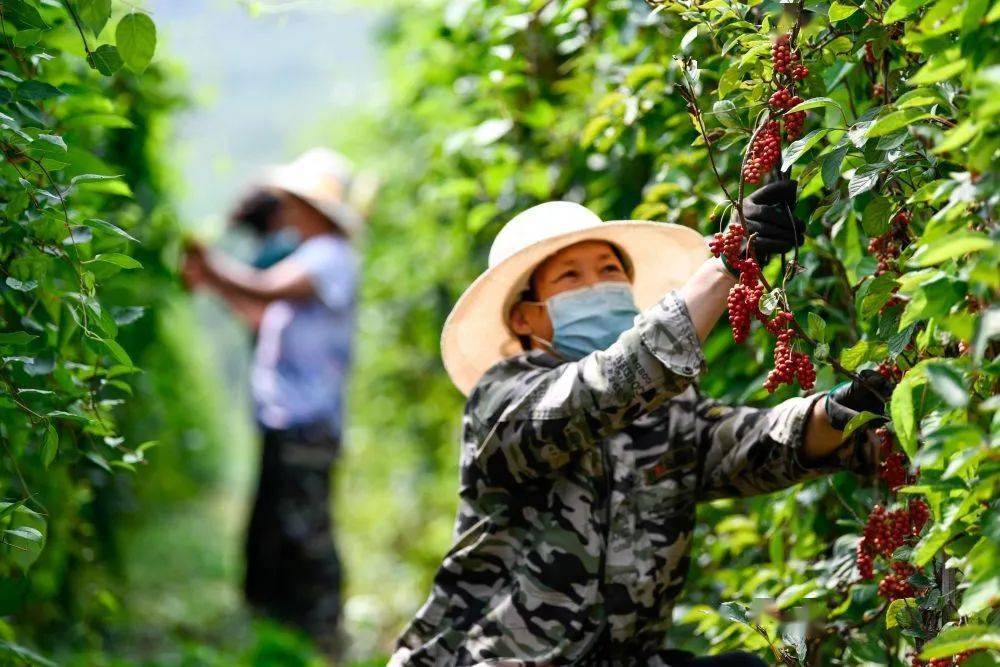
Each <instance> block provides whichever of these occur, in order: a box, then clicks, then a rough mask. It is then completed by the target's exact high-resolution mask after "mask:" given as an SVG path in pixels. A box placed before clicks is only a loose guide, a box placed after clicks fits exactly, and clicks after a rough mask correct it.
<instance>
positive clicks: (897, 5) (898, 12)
mask: <svg viewBox="0 0 1000 667" xmlns="http://www.w3.org/2000/svg"><path fill="white" fill-rule="evenodd" d="M930 1H931V0H895V2H893V3H892V4H891V5H889V9H887V10H885V16H883V17H882V23H883V25H889V24H890V23H895V22H896V21H902V20H903V19H905V18H906V17H907V16H909V15H910V14H912V13H913V12H915V11H917V10H918V9H920V8H921V7H923V6H924V5H926V4H927V3H928V2H930Z"/></svg>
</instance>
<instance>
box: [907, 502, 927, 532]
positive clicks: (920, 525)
mask: <svg viewBox="0 0 1000 667" xmlns="http://www.w3.org/2000/svg"><path fill="white" fill-rule="evenodd" d="M907 509H909V511H910V530H911V532H912V533H913V535H914V536H916V535H919V534H920V531H922V530H923V529H924V526H926V525H927V521H928V520H929V519H930V518H931V508H930V507H928V506H927V503H925V502H924V501H923V500H922V499H920V498H914V499H913V500H911V501H910V504H909V507H908V508H907Z"/></svg>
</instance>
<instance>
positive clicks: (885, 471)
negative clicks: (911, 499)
mask: <svg viewBox="0 0 1000 667" xmlns="http://www.w3.org/2000/svg"><path fill="white" fill-rule="evenodd" d="M875 436H876V437H877V438H878V439H879V442H880V445H879V464H878V476H879V477H880V478H881V479H882V481H884V482H885V483H886V486H888V487H889V490H890V491H895V490H896V489H898V488H899V487H901V486H906V485H907V484H912V483H913V482H914V481H915V477H914V476H912V475H910V474H909V471H908V470H907V466H906V455H905V454H903V452H901V451H899V450H898V449H896V448H895V447H894V446H893V441H892V434H891V433H889V429H888V428H886V427H885V426H882V427H880V428H878V429H876V430H875Z"/></svg>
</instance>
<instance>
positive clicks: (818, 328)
mask: <svg viewBox="0 0 1000 667" xmlns="http://www.w3.org/2000/svg"><path fill="white" fill-rule="evenodd" d="M806 333H807V334H809V337H810V338H812V339H813V340H814V341H817V342H823V341H825V340H826V321H825V320H824V319H823V318H822V317H820V316H819V315H817V314H816V313H814V312H813V311H811V310H810V311H809V312H808V313H807V314H806Z"/></svg>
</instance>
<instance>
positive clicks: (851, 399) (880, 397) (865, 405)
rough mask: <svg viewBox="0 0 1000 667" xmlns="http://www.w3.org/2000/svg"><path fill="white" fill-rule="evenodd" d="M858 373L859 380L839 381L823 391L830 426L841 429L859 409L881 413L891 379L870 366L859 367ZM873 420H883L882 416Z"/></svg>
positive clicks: (890, 386) (883, 409)
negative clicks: (826, 391)
mask: <svg viewBox="0 0 1000 667" xmlns="http://www.w3.org/2000/svg"><path fill="white" fill-rule="evenodd" d="M858 375H860V377H861V381H859V380H852V381H850V382H843V383H841V384H838V385H837V386H836V387H834V388H833V389H831V390H830V393H828V394H827V395H826V414H827V416H828V417H829V418H830V426H832V427H833V428H835V429H837V430H838V431H843V430H844V427H846V426H847V423H848V422H849V421H851V419H852V418H853V417H854V415H856V414H858V413H859V412H871V413H874V414H876V415H880V416H882V415H885V402H886V400H887V399H888V398H889V397H890V396H891V395H892V389H893V383H892V382H891V381H889V380H888V379H887V378H886V377H885V376H883V375H882V374H881V373H878V372H876V371H872V370H865V371H861V372H860V373H859V374H858ZM872 388H874V389H875V390H876V391H872ZM876 392H877V393H876ZM872 421H873V422H874V421H876V420H872ZM877 421H878V423H879V424H881V423H884V422H885V420H884V419H880V420H877ZM870 423H871V422H870Z"/></svg>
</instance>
